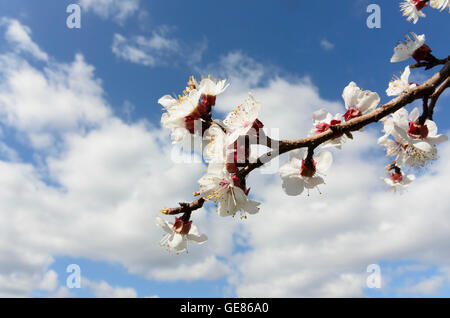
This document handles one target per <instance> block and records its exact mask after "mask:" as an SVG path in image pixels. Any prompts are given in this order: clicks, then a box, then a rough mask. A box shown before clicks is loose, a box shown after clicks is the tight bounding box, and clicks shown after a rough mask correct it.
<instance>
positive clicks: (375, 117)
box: [238, 60, 450, 178]
mask: <svg viewBox="0 0 450 318" xmlns="http://www.w3.org/2000/svg"><path fill="white" fill-rule="evenodd" d="M449 77H450V60H449V61H447V63H446V64H445V66H444V67H443V68H442V69H441V70H440V71H439V72H437V73H436V74H434V75H433V76H432V77H431V78H430V79H429V80H428V81H426V82H425V83H423V84H422V85H420V86H416V87H414V88H412V89H409V90H407V91H405V92H403V94H401V95H400V96H399V97H397V98H395V99H393V100H391V101H390V102H388V103H387V104H384V105H382V106H380V107H379V108H377V109H375V110H374V111H372V112H370V113H369V114H366V115H363V116H360V117H357V118H353V119H352V120H349V121H347V122H345V123H343V124H339V125H335V126H334V128H333V130H331V129H329V130H327V131H325V132H323V133H321V134H318V135H316V136H313V137H308V138H302V139H297V140H281V141H280V147H279V149H278V150H273V151H270V152H268V153H266V154H264V155H262V156H261V157H260V158H258V160H257V161H256V162H254V163H250V164H249V165H247V166H246V167H244V168H243V169H242V170H240V171H239V173H238V176H239V177H240V178H243V177H245V176H247V175H248V174H249V173H250V172H251V171H253V170H254V169H256V168H259V167H261V166H262V165H264V164H265V163H267V162H269V161H270V160H272V159H273V158H275V157H276V156H278V155H281V154H283V153H286V152H288V151H291V150H294V149H299V148H304V147H314V148H315V147H317V146H318V145H320V144H322V143H324V142H326V141H328V140H331V139H333V138H335V137H338V136H340V135H342V134H345V133H349V132H351V131H356V130H359V129H361V128H363V127H364V126H367V125H368V124H371V123H374V122H377V121H379V120H380V119H382V118H384V117H386V116H387V115H389V114H392V113H394V112H396V111H397V110H399V109H400V108H402V107H404V106H406V105H408V104H410V103H412V102H413V101H415V100H417V99H422V98H424V97H425V96H431V95H432V94H433V93H434V92H435V90H436V88H437V87H439V85H441V84H442V83H443V82H444V81H446V80H447V79H448V78H449ZM447 84H448V83H447Z"/></svg>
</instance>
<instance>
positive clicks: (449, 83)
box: [428, 77, 450, 120]
mask: <svg viewBox="0 0 450 318" xmlns="http://www.w3.org/2000/svg"><path fill="white" fill-rule="evenodd" d="M449 87H450V77H447V79H446V80H445V81H444V82H443V83H442V85H441V86H439V88H438V89H436V91H435V92H434V93H433V94H432V95H431V96H430V104H429V105H428V118H429V119H430V120H433V114H434V107H435V106H436V103H437V101H438V99H439V97H440V96H441V94H442V93H443V92H444V91H445V90H446V89H447V88H449Z"/></svg>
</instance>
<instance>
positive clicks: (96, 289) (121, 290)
mask: <svg viewBox="0 0 450 318" xmlns="http://www.w3.org/2000/svg"><path fill="white" fill-rule="evenodd" d="M81 284H82V287H83V288H88V289H89V290H90V291H91V292H92V293H93V294H94V296H95V297H97V298H136V297H137V292H136V290H134V288H131V287H118V286H114V287H113V286H111V285H109V284H108V283H107V282H105V281H100V282H93V281H90V280H88V279H83V280H82V282H81Z"/></svg>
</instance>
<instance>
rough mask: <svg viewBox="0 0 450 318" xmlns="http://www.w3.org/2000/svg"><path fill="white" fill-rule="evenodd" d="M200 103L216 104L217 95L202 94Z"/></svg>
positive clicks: (206, 104)
mask: <svg viewBox="0 0 450 318" xmlns="http://www.w3.org/2000/svg"><path fill="white" fill-rule="evenodd" d="M200 103H201V104H202V105H204V106H207V107H211V106H214V105H216V95H206V94H202V96H201V97H200Z"/></svg>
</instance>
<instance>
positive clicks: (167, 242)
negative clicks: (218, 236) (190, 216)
mask: <svg viewBox="0 0 450 318" xmlns="http://www.w3.org/2000/svg"><path fill="white" fill-rule="evenodd" d="M156 224H157V225H158V226H159V227H161V228H162V229H163V230H164V231H165V232H166V234H165V235H164V237H163V238H162V239H161V241H160V245H161V246H164V247H166V248H167V249H168V251H174V252H176V253H177V254H179V253H182V252H187V242H192V243H196V244H203V243H205V242H206V241H207V240H208V237H207V236H206V235H205V234H201V235H200V234H199V232H198V229H197V227H196V226H195V225H193V224H192V221H188V222H185V221H183V220H182V218H177V217H175V223H173V224H172V223H169V222H167V221H166V220H164V219H163V218H162V217H160V216H158V217H156Z"/></svg>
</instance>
